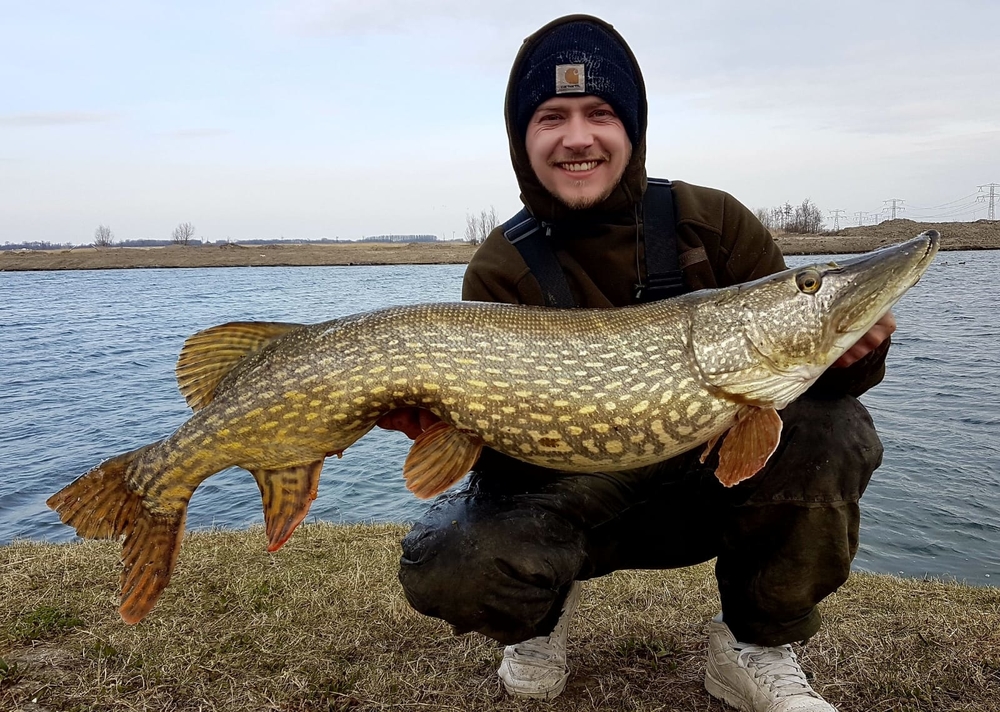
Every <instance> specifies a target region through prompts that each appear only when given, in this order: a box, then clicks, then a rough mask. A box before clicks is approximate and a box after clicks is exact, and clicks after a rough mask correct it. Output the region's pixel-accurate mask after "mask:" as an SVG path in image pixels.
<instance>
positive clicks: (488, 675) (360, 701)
mask: <svg viewBox="0 0 1000 712" xmlns="http://www.w3.org/2000/svg"><path fill="white" fill-rule="evenodd" d="M404 532H405V528H404V527H402V526H400V525H359V526H334V525H328V524H309V525H304V526H303V527H301V528H300V530H299V531H298V532H297V533H296V534H295V536H294V537H292V539H291V540H290V541H289V542H288V544H287V545H286V546H285V547H284V548H283V549H282V550H281V551H279V552H278V553H276V554H267V553H266V552H265V551H264V536H263V532H262V530H261V529H260V528H254V529H251V530H249V531H242V532H226V531H221V532H211V533H194V534H191V535H189V536H188V538H187V540H186V542H185V545H184V547H183V548H182V551H181V555H180V561H179V563H178V567H177V571H176V573H175V575H174V578H173V581H172V583H171V585H170V586H169V587H168V588H167V590H166V592H165V593H164V595H163V597H162V599H161V601H160V602H159V604H158V605H157V607H156V608H155V609H154V610H153V612H152V613H151V614H150V615H149V616H148V617H147V619H146V620H144V621H143V622H142V623H140V624H139V625H137V626H127V625H125V624H123V623H122V622H121V620H120V619H119V618H118V615H117V612H116V601H117V583H118V556H119V553H120V547H119V545H118V544H117V543H115V542H84V543H80V544H61V545H60V544H44V543H30V542H18V543H14V544H11V545H9V546H5V547H0V601H2V602H3V605H2V606H0V709H2V710H12V711H13V710H25V711H27V710H32V711H34V712H43V711H45V710H74V711H79V712H82V711H83V710H102V711H105V710H107V711H115V712H116V711H119V710H121V711H125V710H129V711H132V710H234V711H237V712H241V711H243V710H246V711H247V712H249V711H250V710H254V711H255V712H260V711H264V710H274V711H280V712H314V711H318V710H323V711H327V712H328V711H331V710H415V709H426V710H485V711H494V710H496V711H506V710H511V711H513V710H525V709H528V710H543V709H544V710H551V711H552V712H562V711H563V710H598V709H600V710H621V711H625V710H630V711H631V710H706V711H713V712H722V710H725V709H728V708H726V707H724V706H723V705H721V704H720V703H717V702H715V701H713V700H711V699H710V698H709V697H708V695H707V693H705V692H704V690H703V688H702V686H701V684H702V683H701V680H702V675H703V674H704V646H705V632H704V628H705V621H707V619H708V618H710V617H711V616H712V615H714V614H715V612H716V611H717V609H718V601H717V595H716V592H715V587H714V578H713V575H712V568H711V566H710V565H702V566H697V567H692V568H689V569H681V570H676V571H664V572H649V571H635V572H619V573H617V574H613V575H611V576H607V577H604V578H602V579H599V580H597V581H594V582H591V583H590V584H588V585H587V587H586V588H585V591H584V598H583V601H582V604H581V608H580V612H579V614H578V616H577V619H578V624H577V625H576V626H575V629H574V630H573V632H572V633H571V641H570V656H571V665H572V667H573V674H572V676H571V678H570V681H569V684H568V686H567V690H566V692H565V693H564V694H563V695H562V696H561V697H560V698H558V699H557V700H556V701H555V702H553V703H547V704H546V703H535V702H525V701H514V700H511V699H510V698H508V697H507V696H506V694H505V693H504V692H503V690H502V688H501V685H500V683H499V681H498V680H497V678H496V676H495V674H494V673H495V668H496V665H497V664H498V662H499V660H500V655H501V649H500V646H499V645H497V644H496V643H494V642H492V641H490V640H488V639H485V638H483V637H481V636H478V635H467V636H462V637H454V636H452V635H451V634H450V631H449V628H448V626H447V625H446V624H444V623H443V622H441V621H437V620H434V619H430V618H426V617H424V616H421V615H419V614H417V613H415V612H414V611H412V610H411V609H410V607H409V606H408V605H407V603H406V601H405V599H404V598H403V596H402V593H401V591H400V587H399V585H398V583H397V582H396V579H395V571H396V562H397V560H398V556H399V545H398V541H399V539H400V537H401V536H402V535H403V534H404ZM823 613H824V617H825V620H826V624H825V625H824V627H823V629H822V630H821V632H820V633H819V634H818V635H817V636H815V637H814V638H813V639H812V640H811V641H810V642H809V643H808V644H807V645H805V646H802V647H800V648H799V654H800V657H801V658H802V660H803V664H804V667H806V668H807V670H809V671H811V672H813V673H814V674H815V679H816V686H817V688H818V689H819V690H820V691H821V692H823V694H824V695H825V696H826V697H827V698H828V699H829V700H831V702H833V703H835V704H837V705H839V709H841V710H842V712H850V711H851V710H857V711H859V712H860V711H861V710H864V711H865V712H889V711H890V710H893V711H895V710H911V711H917V710H919V711H921V712H923V711H925V710H926V711H930V710H935V711H937V710H942V711H943V710H967V711H969V712H972V711H973V710H975V712H1000V589H997V588H992V587H986V588H977V587H971V586H966V585H962V584H957V583H948V582H941V581H933V580H929V581H924V580H905V579H898V578H895V577H891V576H883V575H868V574H856V575H854V576H852V577H851V580H850V581H849V582H848V583H847V585H845V586H844V588H842V589H841V591H839V592H838V593H837V594H836V595H834V596H832V597H830V599H828V600H827V601H826V602H824V604H823Z"/></svg>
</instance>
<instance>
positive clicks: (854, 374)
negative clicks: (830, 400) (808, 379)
mask: <svg viewBox="0 0 1000 712" xmlns="http://www.w3.org/2000/svg"><path fill="white" fill-rule="evenodd" d="M891 341H892V339H891V338H887V339H886V340H885V341H883V342H882V343H881V344H879V345H878V348H876V349H874V350H873V351H871V352H869V353H868V354H867V355H866V356H864V357H863V358H860V359H858V360H857V361H855V362H854V363H852V364H851V365H850V366H848V367H846V368H828V369H826V371H825V372H824V373H823V375H822V376H820V377H819V380H818V381H816V382H815V383H814V384H813V385H812V387H811V388H810V389H809V391H808V392H809V393H810V394H812V395H814V396H826V397H835V396H839V395H843V394H845V393H846V394H847V395H852V396H854V397H855V398H857V397H858V396H860V395H861V394H862V393H864V392H865V391H867V390H868V389H869V388H874V387H875V386H877V385H878V384H879V383H881V382H882V379H883V378H884V377H885V357H886V355H887V354H888V353H889V346H890V345H891Z"/></svg>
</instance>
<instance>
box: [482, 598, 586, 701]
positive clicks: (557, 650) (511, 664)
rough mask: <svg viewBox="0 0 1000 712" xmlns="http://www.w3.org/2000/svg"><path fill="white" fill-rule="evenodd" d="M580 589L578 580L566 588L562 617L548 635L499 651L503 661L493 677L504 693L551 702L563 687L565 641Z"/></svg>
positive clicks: (565, 666)
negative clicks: (499, 680)
mask: <svg viewBox="0 0 1000 712" xmlns="http://www.w3.org/2000/svg"><path fill="white" fill-rule="evenodd" d="M582 588H583V586H582V584H581V583H580V582H579V581H574V582H573V583H572V584H571V585H570V587H569V593H568V594H567V595H566V601H565V603H563V609H562V614H561V615H560V616H559V621H558V622H557V623H556V627H555V628H553V629H552V632H551V633H549V634H548V635H543V636H540V637H538V638H531V639H530V640H525V641H524V642H523V643H518V644H517V645H508V646H507V647H506V648H504V649H503V661H502V662H501V663H500V668H499V669H498V670H497V675H499V676H500V679H501V680H503V686H504V687H505V688H507V692H509V693H510V694H512V695H514V696H516V697H532V698H535V699H539V700H551V699H552V698H554V697H557V696H558V695H559V693H561V692H562V691H563V688H565V687H566V679H567V678H568V677H569V666H568V665H567V664H566V638H567V635H568V633H569V622H570V619H571V618H573V613H574V612H575V611H576V606H577V604H578V603H579V602H580V590H581V589H582Z"/></svg>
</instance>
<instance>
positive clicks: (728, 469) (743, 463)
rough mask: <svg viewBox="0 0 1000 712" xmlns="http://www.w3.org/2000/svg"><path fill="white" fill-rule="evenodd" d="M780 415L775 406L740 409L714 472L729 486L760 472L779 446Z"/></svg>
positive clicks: (723, 445)
mask: <svg viewBox="0 0 1000 712" xmlns="http://www.w3.org/2000/svg"><path fill="white" fill-rule="evenodd" d="M780 439H781V417H780V416H779V415H778V411H776V410H775V409H774V408H751V407H748V408H746V409H744V410H743V411H741V413H740V415H739V416H738V420H737V423H736V425H734V426H733V427H732V428H730V429H729V432H728V433H726V439H725V440H724V441H723V443H722V448H720V450H719V467H718V468H717V469H716V470H715V476H716V477H718V478H719V482H721V483H722V484H724V485H725V486H726V487H732V486H733V485H735V484H737V483H739V482H742V481H743V480H745V479H747V478H748V477H753V476H754V475H755V474H757V473H758V472H759V471H760V469H761V468H762V467H764V464H765V463H766V462H767V460H768V458H769V457H771V455H772V454H773V453H774V451H775V450H776V449H777V448H778V441H779V440H780Z"/></svg>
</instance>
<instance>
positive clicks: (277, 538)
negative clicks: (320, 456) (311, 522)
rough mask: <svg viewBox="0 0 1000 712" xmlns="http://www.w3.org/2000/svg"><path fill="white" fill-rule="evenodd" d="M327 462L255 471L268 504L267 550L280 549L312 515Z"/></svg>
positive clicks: (266, 521)
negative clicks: (311, 511)
mask: <svg viewBox="0 0 1000 712" xmlns="http://www.w3.org/2000/svg"><path fill="white" fill-rule="evenodd" d="M322 469H323V461H322V460H317V461H316V462H310V463H309V464H308V465H298V466H296V467H287V468H285V469H282V470H251V472H250V474H252V475H253V478H254V479H255V480H257V487H259V488H260V496H261V499H262V500H263V501H264V528H265V531H266V532H267V550H268V551H277V550H278V549H280V548H281V547H282V546H283V545H284V543H285V542H286V541H288V539H289V537H291V536H292V532H294V531H295V528H296V527H297V526H299V524H301V523H302V520H303V519H305V518H306V515H307V514H308V513H309V507H310V506H312V503H313V500H314V499H316V493H317V491H318V490H319V473H320V471H321V470H322Z"/></svg>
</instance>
